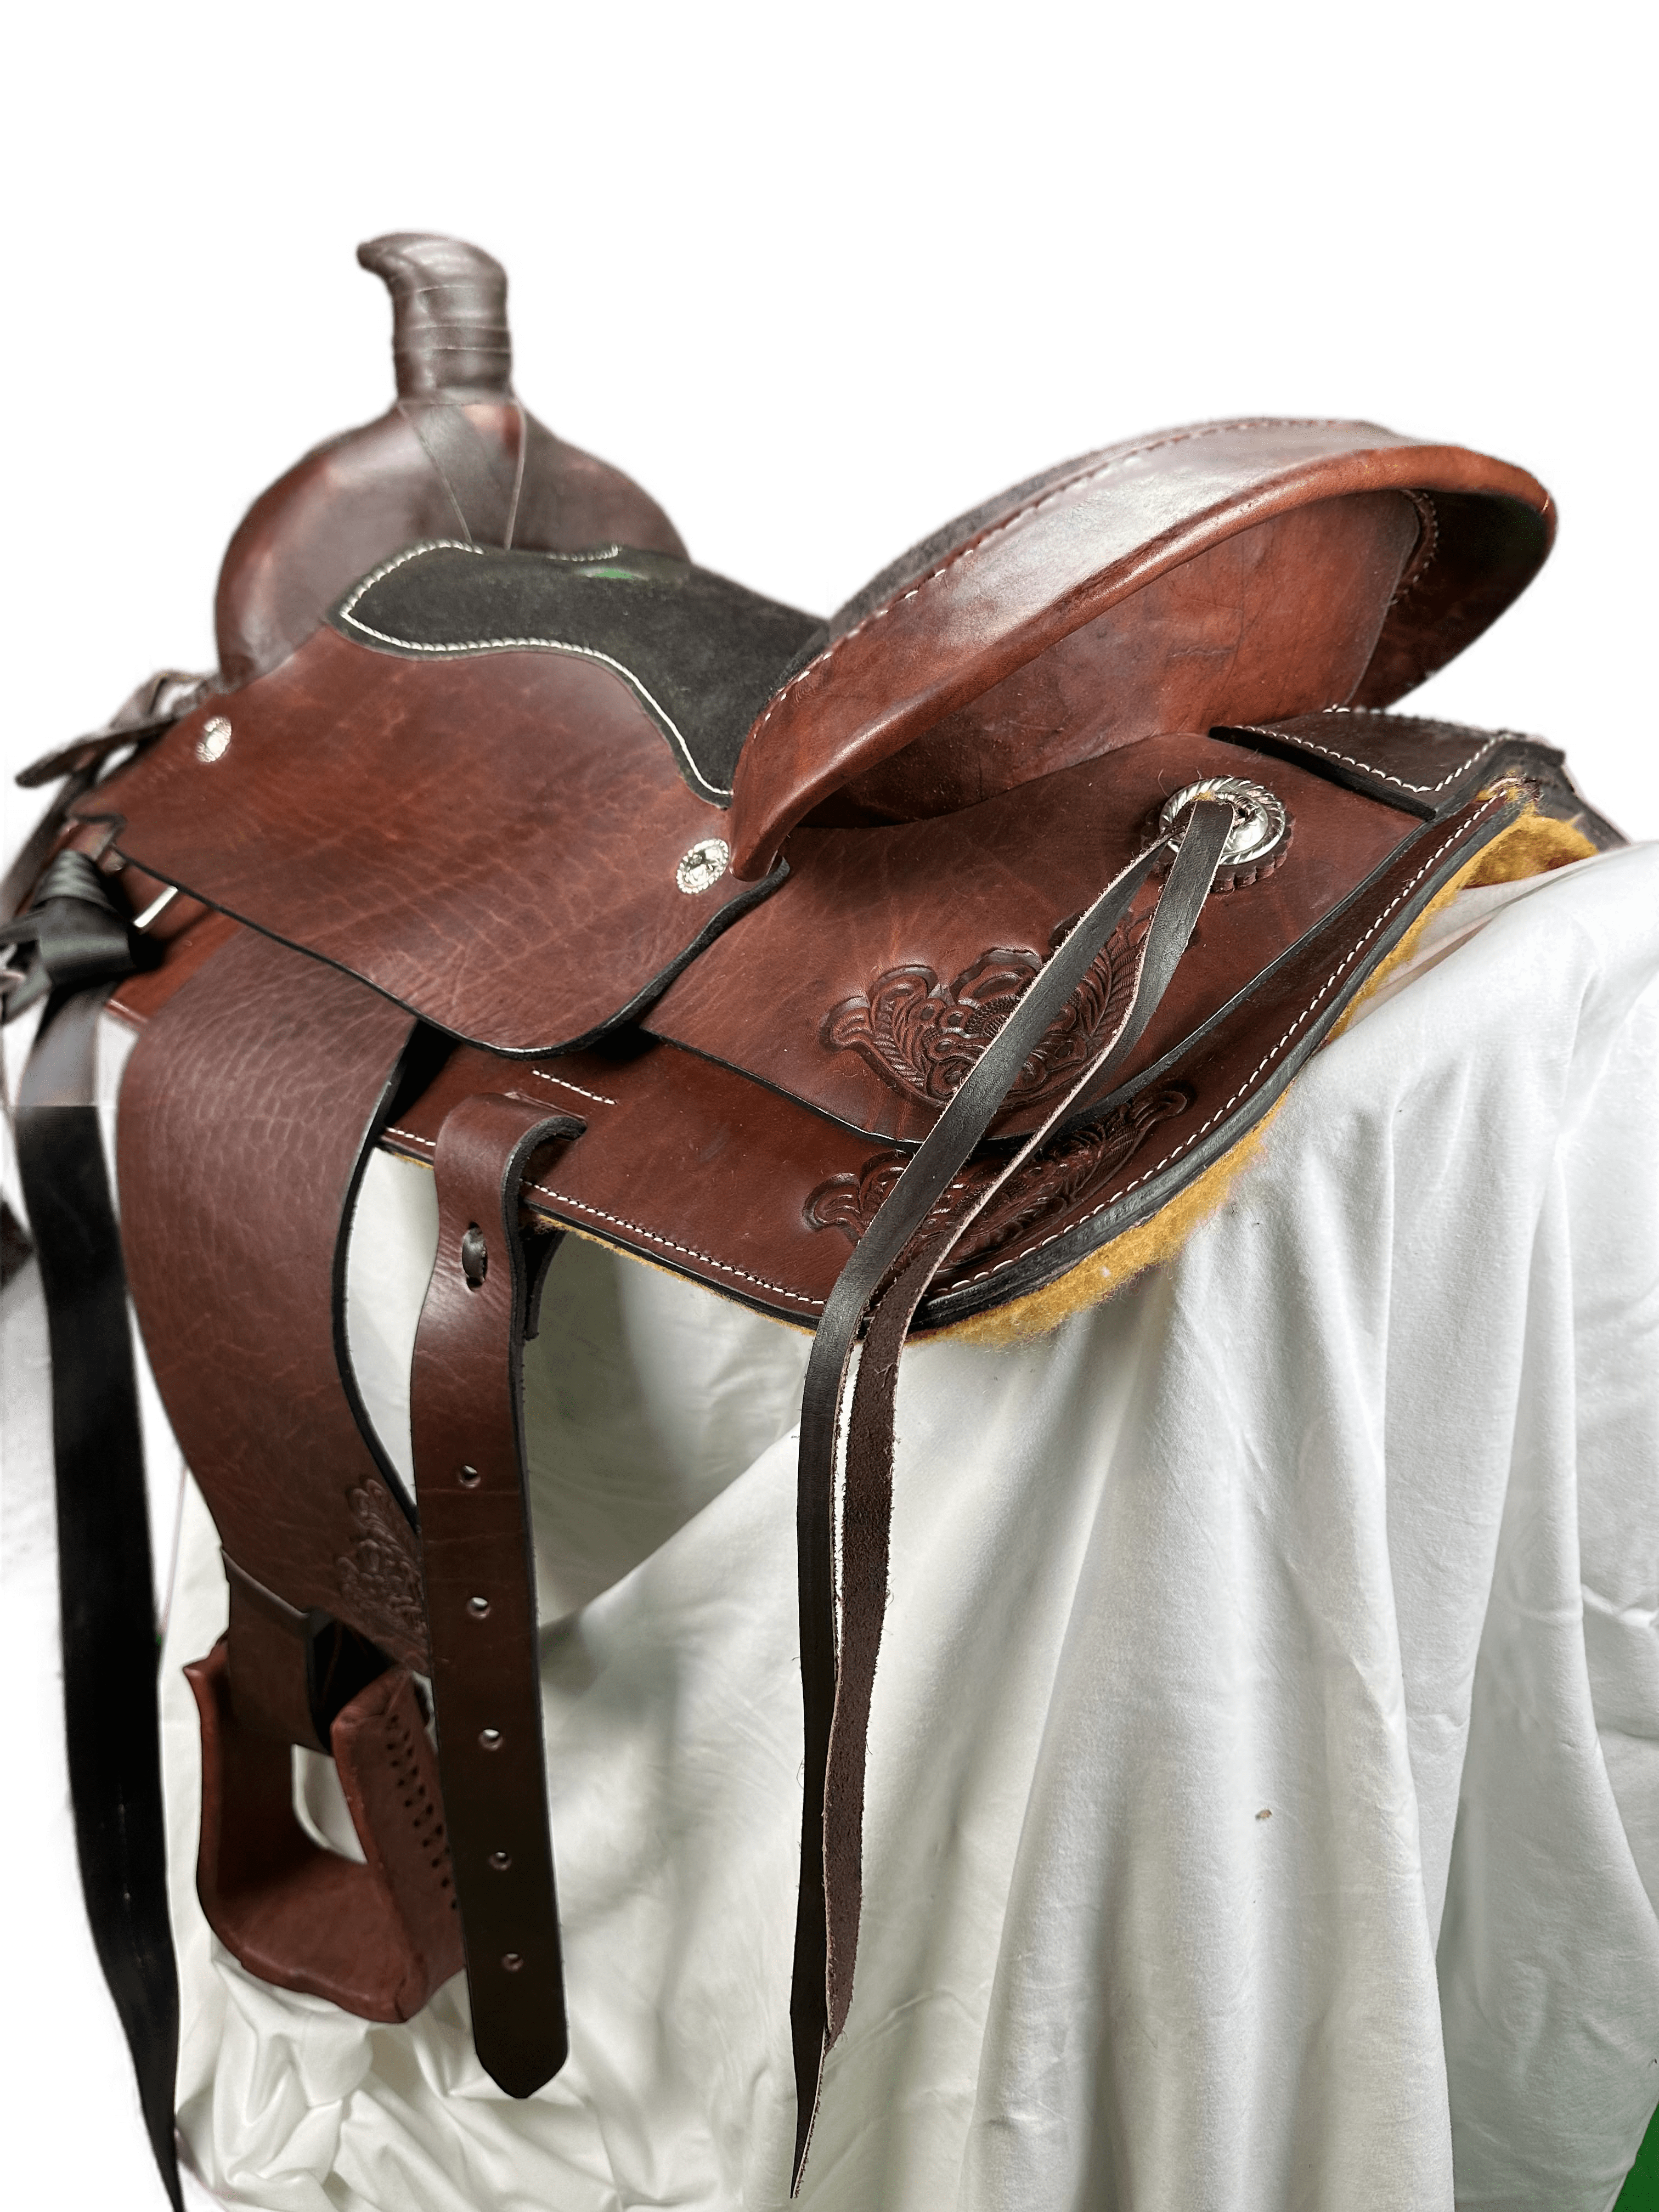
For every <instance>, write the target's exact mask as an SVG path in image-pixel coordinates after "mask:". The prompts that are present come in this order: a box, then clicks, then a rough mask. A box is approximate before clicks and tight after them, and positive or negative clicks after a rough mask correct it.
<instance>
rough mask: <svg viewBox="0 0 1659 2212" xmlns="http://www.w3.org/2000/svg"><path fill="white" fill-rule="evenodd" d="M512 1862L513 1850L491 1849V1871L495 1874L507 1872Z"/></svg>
mask: <svg viewBox="0 0 1659 2212" xmlns="http://www.w3.org/2000/svg"><path fill="white" fill-rule="evenodd" d="M512 1863H513V1854H512V1852H511V1851H491V1853H490V1854H489V1866H490V1871H491V1872H492V1873H493V1874H505V1873H506V1872H507V1869H508V1867H510V1866H511V1865H512Z"/></svg>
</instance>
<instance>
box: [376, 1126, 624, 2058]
mask: <svg viewBox="0 0 1659 2212" xmlns="http://www.w3.org/2000/svg"><path fill="white" fill-rule="evenodd" d="M584 1127H586V1124H585V1123H583V1122H582V1121H579V1120H578V1119H576V1117H575V1116H574V1115H568V1114H556V1115H549V1114H547V1113H546V1112H545V1111H544V1109H541V1108H540V1107H539V1106H537V1105H532V1104H530V1103H526V1102H523V1101H520V1100H518V1099H514V1098H507V1097H497V1096H492V1095H483V1096H479V1097H471V1098H468V1099H465V1101H463V1103H461V1104H460V1105H459V1106H457V1107H456V1108H455V1109H454V1110H453V1112H452V1113H451V1114H450V1115H449V1116H448V1118H447V1121H445V1122H444V1124H443V1127H442V1128H441V1131H440V1132H439V1136H438V1147H437V1158H436V1160H435V1171H436V1176H437V1187H438V1255H437V1258H436V1260H435V1262H434V1265H433V1270H432V1281H431V1285H430V1286H429V1288H428V1291H427V1295H426V1303H425V1304H424V1305H423V1306H422V1310H421V1321H420V1328H419V1329H418V1331H417V1333H416V1340H415V1360H414V1369H413V1375H412V1378H411V1385H410V1426H411V1431H412V1434H413V1438H414V1445H415V1468H416V1492H417V1498H418V1504H419V1508H420V1516H421V1556H422V1572H423V1574H424V1577H425V1584H426V1605H427V1617H428V1623H429V1626H430V1632H431V1638H432V1698H433V1706H434V1710H435V1717H436V1720H437V1726H438V1771H439V1777H440V1779H441V1784H442V1786H443V1796H444V1807H445V1811H446V1814H447V1820H448V1827H449V1848H450V1857H451V1861H452V1863H453V1869H454V1875H455V1892H456V1896H457V1899H458V1900H459V1906H460V1915H461V1932H462V1938H463V1942H464V1944H465V1952H466V1975H467V1986H468V1989H469V1990H470V1991H471V1998H472V2034H473V2040H474V2043H475V2045H476V2046H477V2053H478V2057H479V2060H480V2062H481V2063H482V2064H483V2067H484V2069H485V2070H486V2071H487V2072H488V2073H489V2075H491V2076H492V2078H493V2079H494V2080H495V2081H497V2082H498V2083H499V2084H500V2085H501V2087H502V2088H503V2089H505V2090H506V2091H507V2094H508V2095H509V2096H513V2097H528V2096H531V2095H532V2094H533V2093H535V2091H536V2090H538V2089H539V2088H540V2087H541V2086H542V2084H543V2083H544V2081H548V2080H549V2079H550V2077H551V2076H552V2075H554V2074H556V2073H557V2071H558V2069H559V2068H560V2067H561V2066H562V2064H563V2063H564V2059H565V2054H566V2051H567V2050H568V2033H567V2030H566V2024H565V2010H564V1974H563V1966H562V1958H561V1953H560V1944H559V1917H558V1903H557V1898H556V1892H555V1887H554V1875H553V1851H552V1844H551V1841H550V1837H549V1834H548V1821H547V1777H546V1760H545V1755H544V1744H543V1735H542V1704H541V1671H540V1668H539V1666H538V1652H537V1643H536V1589H535V1577H534V1570H533V1564H532V1551H531V1529H530V1504H529V1497H528V1492H527V1490H526V1480H525V1450H524V1394H523V1346H524V1340H525V1338H526V1335H527V1334H534V1326H535V1305H536V1299H537V1292H538V1289H539V1283H540V1278H541V1274H542V1273H543V1271H544V1268H545V1266H546V1263H547V1261H548V1259H549V1258H550V1256H551V1253H552V1249H553V1247H554V1246H555V1245H556V1243H557V1241H558V1239H557V1237H556V1236H545V1237H533V1239H532V1237H530V1236H528V1235H527V1233H526V1231H524V1230H522V1229H521V1228H520V1208H519V1195H520V1188H521V1186H522V1184H523V1182H524V1179H525V1175H526V1170H527V1169H528V1166H529V1164H530V1161H531V1158H532V1155H533V1154H534V1153H535V1152H538V1150H539V1149H540V1148H541V1147H542V1146H544V1145H546V1144H548V1143H549V1142H550V1141H552V1140H554V1139H559V1138H568V1137H575V1136H580V1134H581V1133H582V1130H583V1128H584ZM532 1241H533V1243H534V1246H535V1249H534V1251H533V1254H532V1251H531V1250H530V1249H528V1247H529V1245H530V1243H532Z"/></svg>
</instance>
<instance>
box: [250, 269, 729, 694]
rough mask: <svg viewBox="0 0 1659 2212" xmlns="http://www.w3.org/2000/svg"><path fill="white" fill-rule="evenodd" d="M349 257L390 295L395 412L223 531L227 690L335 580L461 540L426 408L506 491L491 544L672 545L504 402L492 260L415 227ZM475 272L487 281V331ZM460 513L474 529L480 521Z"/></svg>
mask: <svg viewBox="0 0 1659 2212" xmlns="http://www.w3.org/2000/svg"><path fill="white" fill-rule="evenodd" d="M359 258H360V259H362V261H363V263H364V266H365V267H369V268H373V269H374V271H375V273H376V274H377V275H380V276H384V277H386V281H387V282H388V283H389V284H390V285H391V287H392V293H393V301H394V308H395V310H396V311H397V313H398V340H399V343H398V367H399V393H400V398H399V403H398V405H396V406H394V407H392V409H391V410H390V411H389V412H388V413H386V414H385V415H383V416H380V420H379V421H378V422H369V423H366V424H365V425H364V426H363V428H362V429H359V430H353V431H349V432H347V433H345V434H344V435H342V436H339V437H335V438H331V439H329V440H327V441H325V443H324V444H323V445H320V446H319V447H316V448H315V449H314V451H313V452H312V453H307V455H306V457H305V459H303V460H302V461H301V462H299V463H298V464H297V465H295V467H294V468H292V469H290V470H289V471H288V473H287V474H286V475H285V476H283V477H279V478H278V479H277V481H276V483H274V484H272V485H271V486H270V489H269V490H267V491H265V492H264V493H262V494H261V495H260V496H259V498H258V499H257V500H256V501H254V503H253V505H252V507H250V508H249V510H248V512H247V513H246V515H245V516H244V518H243V520H242V521H241V522H240V525H239V526H238V527H237V530H236V533H235V535H234V537H233V538H232V539H231V541H230V545H229V549H228V551H227V552H226V555H225V560H224V566H223V568H222V569H221V570H220V572H219V589H218V595H217V599H216V605H215V610H214V622H215V627H216V632H217V636H218V646H219V669H220V676H221V679H222V683H223V684H224V686H225V688H226V689H227V690H236V689H238V688H239V687H240V686H241V685H243V684H248V683H250V682H251V681H252V678H254V677H256V676H258V675H261V674H263V673H264V671H266V670H268V669H271V668H275V667H276V666H277V665H278V664H279V663H280V662H282V661H283V660H285V659H287V658H288V656H289V653H292V652H293V651H294V650H295V647H298V646H300V645H301V644H303V643H304V641H305V640H306V639H307V638H308V637H309V636H310V635H311V634H312V632H313V630H314V629H316V627H317V625H318V623H319V622H320V621H321V620H322V617H323V616H324V613H325V611H326V610H327V609H328V608H329V607H330V606H331V605H333V603H334V601H335V600H336V599H338V598H339V597H340V595H341V593H342V592H344V591H345V589H346V587H347V586H348V585H349V584H352V583H355V582H356V580H357V578H358V577H359V576H362V575H363V574H366V573H367V572H368V570H369V569H370V568H374V566H375V565H376V563H377V562H381V561H384V560H385V559H386V556H388V555H389V554H392V553H398V552H401V551H402V550H403V549H404V547H405V546H406V545H413V544H417V543H419V542H420V541H421V540H422V539H423V538H448V537H453V536H454V535H456V534H457V533H458V532H466V531H467V529H468V524H467V519H466V516H465V512H464V511H460V510H458V506H457V502H456V500H455V498H454V496H453V493H452V489H451V487H450V485H449V483H447V480H446V477H445V476H444V474H443V473H442V471H441V468H440V466H439V465H437V464H436V463H435V460H434V459H433V458H432V454H431V453H430V452H429V450H428V447H427V446H425V445H423V444H422V439H421V435H420V423H421V421H422V412H423V410H424V409H425V408H427V407H431V406H438V407H443V406H445V405H447V404H453V405H454V407H455V408H456V410H457V411H458V412H459V413H460V414H461V415H462V416H464V417H465V422H466V423H467V424H468V425H470V427H471V431H472V432H473V433H474V434H475V435H476V436H477V439H478V440H479V441H482V443H483V447H485V449H486V451H487V452H492V453H495V455H497V456H499V459H500V463H501V466H502V467H503V468H504V469H505V470H506V471H507V474H508V475H509V476H510V477H511V478H512V479H513V482H514V483H515V484H516V493H515V496H514V498H513V501H512V513H511V523H512V526H511V536H510V541H509V539H508V538H507V537H506V536H503V538H501V540H500V541H499V542H501V543H503V544H505V543H507V542H511V543H512V544H516V545H522V546H528V547H537V548H539V549H541V550H544V551H547V552H555V553H558V552H579V551H581V550H585V549H586V548H588V547H591V546H596V545H608V544H623V545H637V546H641V547H643V548H647V549H649V550H654V551H658V552H663V553H684V550H685V548H684V545H683V544H681V542H680V538H679V534H678V532H677V531H676V530H675V528H674V526H673V525H672V524H671V522H670V521H669V520H668V518H667V516H666V515H665V513H663V511H662V509H661V508H660V507H659V506H658V505H657V503H656V501H654V500H652V499H648V498H647V496H646V495H645V493H644V492H642V491H641V489H640V488H639V486H638V485H637V484H636V483H633V482H632V481H631V480H630V479H629V477H625V476H623V474H622V472H621V471H620V470H617V469H613V468H611V467H609V466H608V465H606V464H605V462H603V461H599V460H595V459H594V458H593V456H592V454H591V453H580V452H579V451H578V450H577V448H576V447H574V446H567V445H566V444H564V442H563V441H562V440H561V439H558V438H556V437H555V436H554V435H553V434H552V432H551V431H550V430H548V429H546V428H544V426H543V425H542V424H541V423H540V422H537V420H536V418H535V417H534V416H532V415H531V414H530V413H529V412H528V411H527V410H525V409H523V408H521V407H520V405H519V404H518V402H517V401H516V400H515V399H513V397H512V386H511V382H510V380H509V377H508V374H507V372H508V370H509V369H510V367H511V360H512V356H511V350H510V347H509V346H507V337H506V329H505V298H506V278H505V276H503V275H501V270H500V264H498V263H496V262H495V261H493V260H492V259H491V258H490V257H489V255H488V254H484V253H480V252H479V251H478V249H477V247H476V246H463V245H462V244H461V243H460V241H459V240H453V239H441V238H429V237H426V236H423V235H422V234H416V233H414V232H404V233H398V234H394V235H392V236H388V237H386V238H382V239H376V240H371V241H370V242H369V244H368V245H367V246H363V247H362V249H361V250H360V254H359ZM489 270H494V271H495V275H496V276H497V277H498V278H499V280H500V300H501V325H500V335H499V337H495V326H494V323H493V319H492V311H491V306H490V301H489V291H490V283H491V280H490V279H489ZM480 290H482V294H483V297H482V301H481V299H480ZM421 295H424V306H425V307H426V309H427V312H426V313H422V314H421V315H419V316H418V317H416V316H415V315H414V314H413V313H412V310H413V308H414V306H415V301H416V299H417V298H420V297H421ZM481 305H482V310H483V312H482V313H480V312H479V308H480V306H481ZM445 325H449V326H450V329H451V331H456V330H459V331H460V332H461V333H462V335H463V336H464V337H465V343H464V344H463V345H461V346H460V347H459V348H457V347H456V346H454V345H453V343H452V344H445V343H444V342H443V339H442V336H441V332H442V331H443V328H444V326H445ZM503 349H505V350H506V360H505V361H503V360H502V359H501V354H502V351H503ZM405 386H407V390H406V391H405V388H404V387H405ZM475 519H476V520H478V521H479V524H480V527H481V528H483V529H485V530H488V529H489V521H488V520H485V519H484V518H483V517H475Z"/></svg>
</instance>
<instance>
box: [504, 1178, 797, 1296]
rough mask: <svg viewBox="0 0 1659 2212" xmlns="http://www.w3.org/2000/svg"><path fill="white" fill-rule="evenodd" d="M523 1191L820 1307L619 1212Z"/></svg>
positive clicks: (532, 1186)
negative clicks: (628, 1218)
mask: <svg viewBox="0 0 1659 2212" xmlns="http://www.w3.org/2000/svg"><path fill="white" fill-rule="evenodd" d="M525 1188H526V1190H537V1191H539V1192H540V1193H541V1194H542V1196H543V1197H544V1198H550V1199H552V1200H555V1202H556V1204H558V1205H560V1206H574V1207H575V1208H576V1210H577V1211H578V1212H580V1213H591V1214H592V1216H593V1217H594V1218H595V1219H596V1220H599V1221H609V1222H612V1223H614V1224H615V1225H616V1226H617V1228H618V1229H626V1230H627V1231H629V1233H630V1234H631V1235H633V1236H635V1237H649V1238H650V1240H651V1242H652V1243H653V1244H660V1245H661V1246H662V1248H663V1249H664V1250H665V1251H666V1252H684V1254H685V1255H686V1257H687V1258H688V1259H691V1260H701V1261H702V1263H703V1265H704V1266H705V1267H718V1268H719V1269H720V1273H721V1274H723V1275H735V1276H737V1277H738V1279H739V1280H740V1281H742V1282H745V1283H753V1284H755V1285H757V1287H758V1288H759V1289H761V1290H763V1291H774V1292H775V1294H776V1295H777V1296H778V1297H781V1298H793V1299H794V1301H795V1303H796V1304H797V1305H803V1306H817V1307H818V1308H820V1309H822V1307H823V1299H822V1298H809V1297H807V1295H806V1293H805V1291H792V1290H788V1289H787V1288H786V1287H785V1285H783V1284H782V1283H774V1282H771V1281H769V1279H767V1277H766V1276H764V1275H751V1274H750V1273H749V1271H748V1269H747V1268H746V1267H732V1265H731V1264H730V1263H729V1261H725V1260H717V1259H716V1258H715V1257H714V1254H713V1253H712V1252H700V1251H699V1250H698V1249H697V1248H696V1245H695V1244H677V1243H675V1241H674V1239H673V1238H672V1237H662V1236H659V1234H658V1233H657V1231H655V1230H654V1229H647V1228H644V1227H642V1226H641V1224H640V1223H639V1222H637V1221H628V1220H625V1219H624V1218H623V1216H622V1215H621V1214H620V1213H607V1212H605V1208H604V1207H603V1206H586V1205H584V1203H583V1202H582V1200H580V1199H579V1198H572V1197H570V1196H569V1195H568V1194H567V1193H566V1192H564V1191H562V1190H551V1189H550V1188H548V1186H547V1184H546V1183H544V1182H532V1183H526V1185H525Z"/></svg>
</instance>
